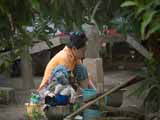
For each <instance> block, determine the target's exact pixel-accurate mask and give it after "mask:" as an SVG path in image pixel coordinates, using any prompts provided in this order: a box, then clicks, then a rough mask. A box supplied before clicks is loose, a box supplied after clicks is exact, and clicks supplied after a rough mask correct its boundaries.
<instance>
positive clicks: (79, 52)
mask: <svg viewBox="0 0 160 120" xmlns="http://www.w3.org/2000/svg"><path fill="white" fill-rule="evenodd" d="M86 44H87V37H86V35H85V34H84V33H83V32H73V33H72V34H71V35H70V41H69V44H68V45H67V46H68V47H69V48H71V49H72V50H73V52H74V55H75V56H76V57H77V58H78V59H83V58H84V57H85V51H86Z"/></svg>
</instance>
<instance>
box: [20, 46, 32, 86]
mask: <svg viewBox="0 0 160 120" xmlns="http://www.w3.org/2000/svg"><path fill="white" fill-rule="evenodd" d="M21 73H22V80H23V81H22V88H24V89H31V88H34V81H33V75H32V63H31V60H30V59H29V51H28V48H27V47H25V48H24V49H23V55H22V56H21Z"/></svg>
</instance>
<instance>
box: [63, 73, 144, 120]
mask: <svg viewBox="0 0 160 120" xmlns="http://www.w3.org/2000/svg"><path fill="white" fill-rule="evenodd" d="M140 79H142V78H140V77H137V75H134V76H132V77H131V78H130V79H129V80H128V81H125V82H123V83H122V84H120V85H118V86H116V87H114V88H112V89H111V90H107V91H106V92H104V93H103V94H102V95H101V96H99V97H97V98H95V99H94V100H92V101H90V102H88V103H86V104H84V105H83V106H82V107H80V108H79V109H78V110H76V111H74V112H73V113H71V114H70V115H68V116H67V117H66V118H64V120H72V118H73V117H74V116H75V115H77V114H78V113H80V112H82V111H83V110H84V109H86V108H87V107H89V106H91V105H92V104H94V103H96V102H97V101H99V100H100V99H102V98H104V97H105V96H107V95H110V94H111V93H113V92H116V91H118V90H119V89H122V88H124V87H127V86H128V85H131V83H136V82H138V81H140ZM133 81H136V82H133Z"/></svg>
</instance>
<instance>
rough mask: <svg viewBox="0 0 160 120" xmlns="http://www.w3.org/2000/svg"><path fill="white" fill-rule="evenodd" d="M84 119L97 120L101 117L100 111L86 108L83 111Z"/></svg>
mask: <svg viewBox="0 0 160 120" xmlns="http://www.w3.org/2000/svg"><path fill="white" fill-rule="evenodd" d="M83 118H84V120H98V119H100V118H101V112H100V111H99V110H96V109H86V110H84V112H83Z"/></svg>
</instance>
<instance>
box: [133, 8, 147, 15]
mask: <svg viewBox="0 0 160 120" xmlns="http://www.w3.org/2000/svg"><path fill="white" fill-rule="evenodd" d="M144 10H145V6H139V7H138V8H137V11H136V13H135V17H137V16H138V15H140V14H141V13H142V12H143V11H144Z"/></svg>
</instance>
